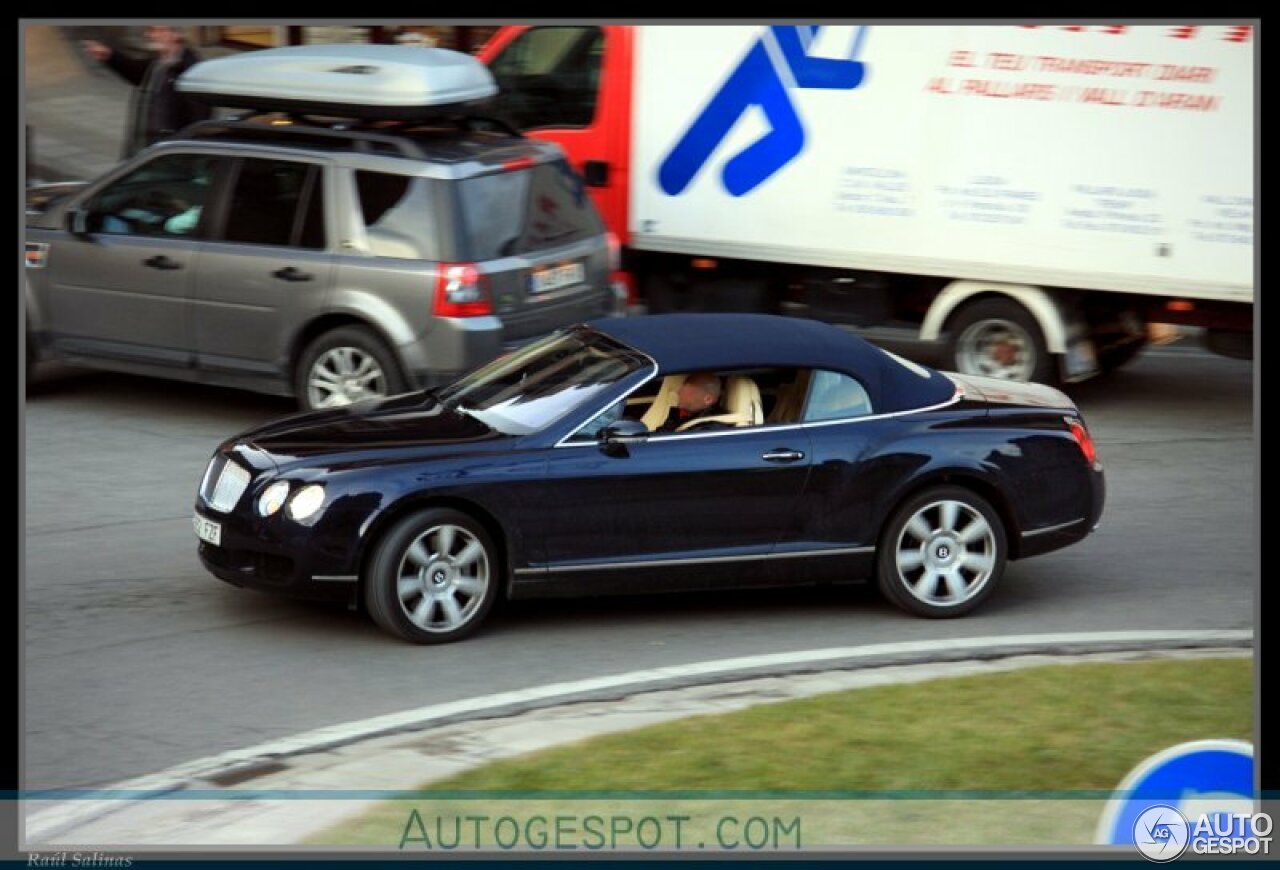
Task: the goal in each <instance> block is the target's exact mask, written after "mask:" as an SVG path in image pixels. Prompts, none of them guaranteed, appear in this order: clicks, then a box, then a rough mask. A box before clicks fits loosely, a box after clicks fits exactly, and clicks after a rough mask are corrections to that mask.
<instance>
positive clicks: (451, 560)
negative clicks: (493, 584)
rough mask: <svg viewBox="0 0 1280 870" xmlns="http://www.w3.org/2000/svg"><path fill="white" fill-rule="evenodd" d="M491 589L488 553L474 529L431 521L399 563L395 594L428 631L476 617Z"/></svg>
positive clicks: (459, 624) (450, 628) (442, 629)
mask: <svg viewBox="0 0 1280 870" xmlns="http://www.w3.org/2000/svg"><path fill="white" fill-rule="evenodd" d="M488 589H489V554H488V553H486V552H485V548H484V544H482V543H481V542H480V539H479V538H477V537H476V536H475V535H473V534H472V533H471V532H469V531H467V530H466V529H464V528H462V527H461V526H455V525H451V524H445V525H439V526H432V527H431V528H429V529H427V530H426V531H425V532H423V533H422V534H421V535H418V537H416V538H414V540H413V543H412V544H410V545H409V546H408V547H407V548H406V549H405V552H404V555H403V556H402V557H401V558H400V563H399V567H398V568H397V569H396V598H397V600H398V601H399V602H400V609H401V610H402V611H403V612H404V615H405V616H407V617H408V618H409V621H410V622H412V623H413V624H414V625H416V626H417V627H418V628H420V629H422V630H423V631H430V632H450V631H455V630H456V629H459V628H461V627H462V626H464V625H466V624H467V623H468V622H470V621H471V618H472V617H474V616H475V615H476V611H478V610H479V609H480V606H481V604H482V603H483V602H484V599H485V592H486V591H488Z"/></svg>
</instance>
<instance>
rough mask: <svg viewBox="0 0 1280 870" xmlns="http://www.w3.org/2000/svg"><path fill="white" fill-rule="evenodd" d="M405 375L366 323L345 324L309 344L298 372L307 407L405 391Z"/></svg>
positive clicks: (297, 381) (301, 398) (299, 391)
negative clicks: (356, 324)
mask: <svg viewBox="0 0 1280 870" xmlns="http://www.w3.org/2000/svg"><path fill="white" fill-rule="evenodd" d="M406 388H407V387H406V384H405V379H404V375H403V374H401V372H400V366H399V365H398V364H397V363H396V359H395V356H394V355H393V354H392V352H391V350H390V349H389V348H388V347H387V346H386V344H385V343H384V342H383V341H382V340H381V339H380V338H378V337H377V336H376V335H374V333H373V332H372V331H371V330H369V329H367V328H365V327H363V326H343V327H340V328H338V329H334V330H330V331H329V332H326V333H324V334H323V335H321V336H320V337H319V338H317V339H316V340H315V341H313V342H311V344H310V345H308V346H307V349H306V350H305V351H304V352H303V354H302V357H301V359H300V360H299V361H298V368H297V371H296V372H295V373H294V389H295V391H296V394H297V396H298V404H299V405H301V406H302V408H303V409H304V410H307V411H314V410H318V409H321V408H340V407H342V406H344V405H350V404H351V403H352V402H359V401H362V400H364V399H379V398H382V397H384V396H391V395H395V394H396V393H403V392H404V391H405V390H406Z"/></svg>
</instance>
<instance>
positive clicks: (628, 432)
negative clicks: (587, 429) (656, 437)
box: [599, 420, 651, 456]
mask: <svg viewBox="0 0 1280 870" xmlns="http://www.w3.org/2000/svg"><path fill="white" fill-rule="evenodd" d="M650 434H651V433H650V432H649V427H648V426H646V425H644V424H643V423H641V422H640V421H639V420H619V421H618V422H616V423H610V424H609V425H608V426H605V427H604V428H603V429H602V430H600V436H599V441H600V447H601V449H602V450H604V452H605V453H606V454H607V455H609V456H626V455H627V445H628V444H636V443H638V442H640V441H647V440H648V438H649V435H650Z"/></svg>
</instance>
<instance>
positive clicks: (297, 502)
mask: <svg viewBox="0 0 1280 870" xmlns="http://www.w3.org/2000/svg"><path fill="white" fill-rule="evenodd" d="M322 504H324V487H323V486H320V485H319V484H318V483H313V484H311V486H304V487H303V488H302V489H300V490H298V491H297V492H296V493H294V495H293V498H291V499H289V516H291V517H292V518H293V519H295V520H305V519H306V518H307V517H309V516H311V515H312V514H313V513H315V512H316V511H318V510H320V505H322Z"/></svg>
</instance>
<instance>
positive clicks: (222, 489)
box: [200, 455, 252, 514]
mask: <svg viewBox="0 0 1280 870" xmlns="http://www.w3.org/2000/svg"><path fill="white" fill-rule="evenodd" d="M251 477H252V475H250V474H249V471H248V470H247V469H245V468H242V467H241V466H239V465H237V464H236V463H234V462H232V461H231V460H230V459H228V458H227V457H225V456H221V455H219V456H215V457H213V459H212V461H210V463H209V467H208V468H207V469H206V470H205V473H204V480H203V481H202V482H201V484H200V497H201V498H203V499H204V500H205V503H206V504H208V505H209V507H211V508H213V509H214V510H216V511H219V512H221V513H224V514H225V513H229V512H230V511H231V509H232V508H234V507H235V506H236V502H238V501H239V500H240V496H242V495H244V491H245V490H246V489H248V488H249V480H250V479H251ZM211 490H212V491H211Z"/></svg>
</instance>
